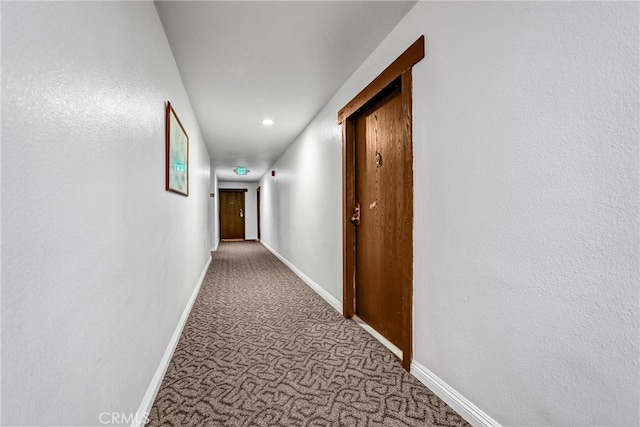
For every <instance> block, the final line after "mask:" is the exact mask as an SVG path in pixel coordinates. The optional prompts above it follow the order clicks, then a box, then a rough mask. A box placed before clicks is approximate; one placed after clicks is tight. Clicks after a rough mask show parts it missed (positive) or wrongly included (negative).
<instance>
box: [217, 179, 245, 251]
mask: <svg viewBox="0 0 640 427" xmlns="http://www.w3.org/2000/svg"><path fill="white" fill-rule="evenodd" d="M245 191H246V190H220V238H221V239H242V240H244V216H245V210H244V194H245Z"/></svg>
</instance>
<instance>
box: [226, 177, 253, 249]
mask: <svg viewBox="0 0 640 427" xmlns="http://www.w3.org/2000/svg"><path fill="white" fill-rule="evenodd" d="M247 191H249V190H248V189H246V188H218V192H219V193H246V192H247ZM246 205H247V196H246V194H245V195H244V197H243V198H242V211H243V212H242V213H243V217H242V224H243V225H244V227H243V229H242V240H245V239H246V238H247V206H246ZM218 212H219V213H220V212H222V197H218ZM218 227H219V228H218V229H219V230H220V240H222V215H221V214H218Z"/></svg>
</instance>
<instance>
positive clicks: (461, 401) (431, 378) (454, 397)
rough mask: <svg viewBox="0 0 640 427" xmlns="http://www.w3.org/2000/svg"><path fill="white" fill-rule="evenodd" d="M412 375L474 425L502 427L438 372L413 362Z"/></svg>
mask: <svg viewBox="0 0 640 427" xmlns="http://www.w3.org/2000/svg"><path fill="white" fill-rule="evenodd" d="M411 375H413V376H414V377H416V378H417V379H418V381H420V382H421V383H422V384H424V385H425V386H427V388H429V389H430V390H431V391H432V392H434V393H435V394H436V395H437V396H438V397H439V398H440V399H442V400H443V401H444V402H445V403H446V404H447V405H449V406H451V407H452V408H453V409H454V410H455V411H456V412H457V413H458V414H460V415H461V416H462V417H463V418H464V419H465V420H467V421H468V422H469V423H471V424H472V425H474V426H482V427H501V425H500V424H499V423H498V422H497V421H496V420H494V419H493V418H491V417H490V416H489V415H487V414H486V413H484V412H483V411H482V410H481V409H480V408H478V407H477V406H476V405H474V404H473V403H471V402H470V401H469V400H468V399H467V398H465V397H464V396H463V395H461V394H460V393H458V392H457V391H456V390H455V389H454V388H453V387H451V386H450V385H449V384H447V383H445V382H444V381H442V380H441V379H440V378H438V376H437V375H436V374H434V373H433V372H431V371H430V370H428V369H427V368H425V367H424V366H423V365H421V364H420V363H418V362H416V361H413V362H411Z"/></svg>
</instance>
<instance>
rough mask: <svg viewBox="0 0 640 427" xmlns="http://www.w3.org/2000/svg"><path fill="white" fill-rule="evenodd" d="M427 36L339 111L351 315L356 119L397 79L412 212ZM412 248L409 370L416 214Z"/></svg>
mask: <svg viewBox="0 0 640 427" xmlns="http://www.w3.org/2000/svg"><path fill="white" fill-rule="evenodd" d="M424 56H425V55H424V36H420V38H418V40H416V41H415V42H414V43H413V44H412V45H411V46H410V47H409V48H408V49H407V50H405V51H404V52H403V53H402V54H401V55H400V56H399V57H398V58H397V59H396V60H395V61H393V63H392V64H391V65H389V66H388V67H387V68H386V69H385V70H384V71H383V72H382V73H380V75H378V77H376V78H375V79H374V80H373V81H372V82H371V83H369V85H367V87H365V88H364V89H363V90H362V91H361V92H360V93H359V94H358V95H356V96H355V98H353V99H352V100H351V101H350V102H349V103H347V105H345V106H344V108H342V109H341V110H340V111H339V112H338V122H339V123H340V124H342V183H343V189H344V199H343V211H342V212H343V227H342V233H343V235H342V243H343V254H342V259H343V280H342V308H343V315H344V317H346V318H351V317H353V315H354V314H355V306H356V305H355V304H356V303H355V295H356V293H355V285H356V283H355V275H356V269H355V242H356V230H355V226H354V225H353V224H352V223H351V221H350V218H351V215H352V213H353V208H354V206H355V203H356V197H355V196H356V195H355V181H356V171H355V119H356V117H357V116H358V113H359V112H360V111H362V110H363V108H365V107H366V106H367V105H370V103H371V102H372V101H374V99H375V98H376V96H377V95H378V94H379V93H380V92H382V91H383V90H384V89H385V88H387V87H389V85H391V84H393V82H395V81H396V80H399V81H400V84H401V90H402V93H401V97H402V98H401V102H402V116H403V121H404V123H403V140H404V141H406V142H407V145H406V150H407V159H408V162H407V163H408V164H407V165H405V166H406V167H405V168H404V170H405V171H406V172H405V176H404V185H405V188H404V190H405V191H406V194H407V196H408V198H409V203H410V205H411V211H412V212H413V133H412V95H411V68H412V67H413V66H414V65H415V64H416V63H418V62H419V61H420V60H421V59H422V58H424ZM406 226H407V227H410V229H411V233H410V236H411V237H410V242H407V245H408V246H409V247H410V248H411V249H410V250H409V252H408V254H409V256H408V259H406V268H405V271H406V275H403V277H402V280H401V281H402V345H401V346H400V350H402V352H403V359H402V366H403V367H404V369H406V370H407V371H409V369H410V367H411V360H412V359H413V215H411V220H410V224H406Z"/></svg>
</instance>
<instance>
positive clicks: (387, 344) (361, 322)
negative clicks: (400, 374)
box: [352, 315, 402, 360]
mask: <svg viewBox="0 0 640 427" xmlns="http://www.w3.org/2000/svg"><path fill="white" fill-rule="evenodd" d="M352 319H353V320H354V321H355V322H356V323H357V324H358V325H360V327H361V328H362V329H364V330H365V331H367V332H368V333H369V334H370V335H371V336H373V337H374V338H375V339H377V340H378V341H380V342H381V343H382V345H384V346H385V347H387V349H389V351H390V352H391V353H393V354H395V355H396V357H397V358H398V359H400V360H402V350H400V349H399V348H398V347H396V346H395V344H393V343H392V342H391V341H389V340H388V339H386V338H385V337H383V336H382V334H380V332H378V331H376V330H375V329H373V328H372V327H371V326H369V325H367V324H366V323H365V322H364V320H362V319H361V318H359V317H358V316H356V315H354V316H353V317H352Z"/></svg>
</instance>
